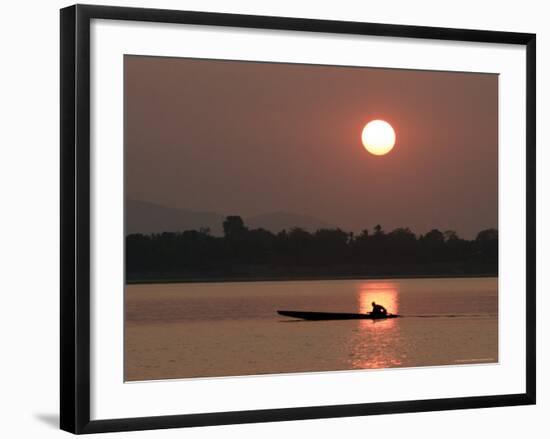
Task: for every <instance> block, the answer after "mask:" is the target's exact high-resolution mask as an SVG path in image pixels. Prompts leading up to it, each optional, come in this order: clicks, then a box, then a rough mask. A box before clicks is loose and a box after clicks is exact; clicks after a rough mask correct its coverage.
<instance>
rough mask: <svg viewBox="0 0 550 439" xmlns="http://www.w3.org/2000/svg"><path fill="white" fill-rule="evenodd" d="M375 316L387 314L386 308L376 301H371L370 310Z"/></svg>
mask: <svg viewBox="0 0 550 439" xmlns="http://www.w3.org/2000/svg"><path fill="white" fill-rule="evenodd" d="M371 314H374V315H376V316H385V315H387V314H388V310H387V309H386V308H384V307H383V306H382V305H378V304H377V303H376V302H372V312H371Z"/></svg>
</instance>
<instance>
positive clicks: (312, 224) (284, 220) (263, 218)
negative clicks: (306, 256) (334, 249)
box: [245, 212, 336, 233]
mask: <svg viewBox="0 0 550 439" xmlns="http://www.w3.org/2000/svg"><path fill="white" fill-rule="evenodd" d="M245 224H246V225H247V226H248V227H249V228H251V229H259V228H262V229H266V230H270V231H271V232H274V233H277V232H280V231H281V230H283V229H286V230H290V229H292V228H293V227H300V228H302V229H304V230H307V231H308V232H315V231H316V230H319V229H335V228H336V226H334V225H332V224H328V223H325V222H324V221H321V220H318V219H317V218H313V217H311V216H307V215H297V214H294V213H288V212H274V213H266V214H263V215H256V216H252V217H250V218H247V219H246V220H245Z"/></svg>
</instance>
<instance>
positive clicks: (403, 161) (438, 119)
mask: <svg viewBox="0 0 550 439" xmlns="http://www.w3.org/2000/svg"><path fill="white" fill-rule="evenodd" d="M125 100H126V104H125V115H126V126H125V151H126V157H125V166H126V168H125V172H126V198H127V199H133V200H143V201H150V202H153V203H158V204H161V205H164V206H168V207H178V208H183V209H189V210H195V211H210V212H216V213H220V214H222V215H229V214H237V215H241V216H243V217H248V216H253V215H257V214H263V213H270V212H281V211H282V212H290V213H295V214H305V215H309V216H312V217H315V218H318V219H319V220H322V221H325V222H327V223H330V224H334V225H336V226H339V227H341V228H343V229H345V230H350V231H356V232H358V231H360V230H362V229H364V228H368V229H371V230H372V228H373V226H374V225H376V224H381V225H382V227H383V228H384V229H385V230H388V231H389V230H391V229H393V228H396V227H410V228H411V229H412V230H413V231H415V232H417V233H424V232H426V231H427V230H429V229H432V228H439V229H441V230H448V229H451V230H456V231H457V232H458V233H459V234H460V235H462V236H465V237H468V238H470V237H473V236H475V233H477V232H478V231H479V230H481V229H484V228H489V227H497V223H498V76H497V75H493V74H473V73H451V72H430V71H411V70H392V69H374V68H364V67H334V66H311V65H297V64H274V63H259V62H240V61H212V60H193V59H181V58H161V57H142V56H139V57H138V56H126V57H125ZM372 119H384V120H386V121H388V122H389V123H390V124H391V125H392V126H393V127H394V129H395V132H396V135H397V141H396V145H395V147H394V149H393V150H392V151H391V152H390V153H389V154H387V155H385V156H381V157H376V156H373V155H371V154H369V153H368V152H367V151H365V149H364V148H363V146H362V144H361V130H362V128H363V126H364V125H365V124H366V123H367V122H368V121H370V120H372Z"/></svg>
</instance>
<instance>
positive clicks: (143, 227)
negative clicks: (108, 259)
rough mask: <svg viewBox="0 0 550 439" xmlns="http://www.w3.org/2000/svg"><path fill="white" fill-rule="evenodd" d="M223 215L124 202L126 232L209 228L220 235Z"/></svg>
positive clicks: (131, 201) (179, 230) (143, 202)
mask: <svg viewBox="0 0 550 439" xmlns="http://www.w3.org/2000/svg"><path fill="white" fill-rule="evenodd" d="M224 219H225V217H224V216H223V215H219V214H217V213H212V212H194V211H191V210H186V209H174V208H171V207H164V206H160V205H158V204H154V203H149V202H147V201H137V200H128V201H127V202H126V234H127V235H130V234H132V233H144V234H149V233H159V232H181V231H184V230H199V229H200V228H201V227H208V228H210V232H211V233H212V234H213V235H222V234H223V227H222V223H223V220H224Z"/></svg>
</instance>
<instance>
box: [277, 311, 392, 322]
mask: <svg viewBox="0 0 550 439" xmlns="http://www.w3.org/2000/svg"><path fill="white" fill-rule="evenodd" d="M277 313H278V314H280V315H282V316H285V317H294V318H295V319H303V320H360V319H367V320H384V319H395V318H397V317H401V316H400V315H399V314H386V315H375V314H371V313H369V314H353V313H342V312H314V311H277Z"/></svg>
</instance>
